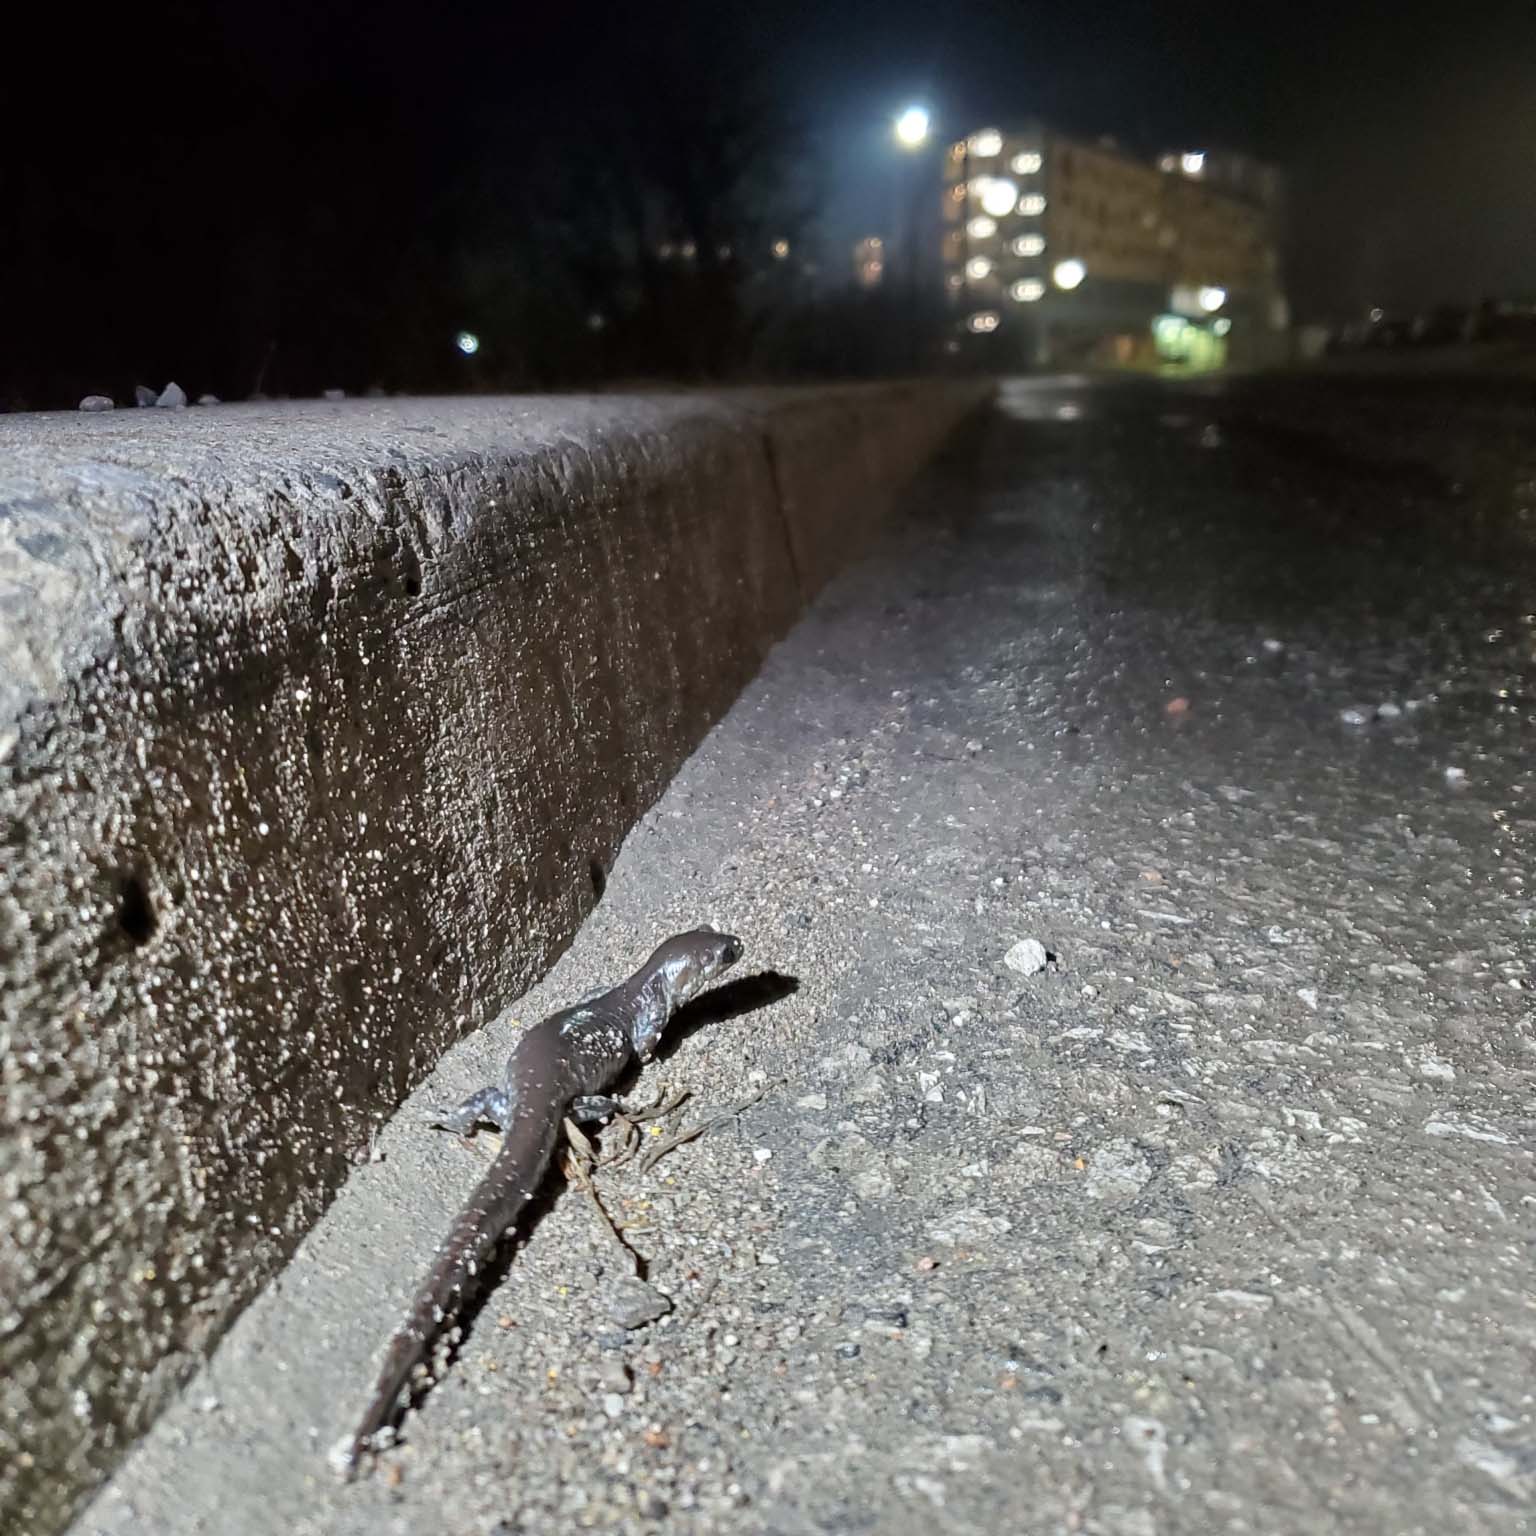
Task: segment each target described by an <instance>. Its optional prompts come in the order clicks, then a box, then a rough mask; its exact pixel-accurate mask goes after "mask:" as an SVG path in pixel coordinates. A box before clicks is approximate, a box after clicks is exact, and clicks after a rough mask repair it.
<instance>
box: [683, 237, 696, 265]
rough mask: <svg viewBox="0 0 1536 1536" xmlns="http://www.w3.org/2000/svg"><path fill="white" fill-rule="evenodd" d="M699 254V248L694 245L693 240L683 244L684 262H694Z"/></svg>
mask: <svg viewBox="0 0 1536 1536" xmlns="http://www.w3.org/2000/svg"><path fill="white" fill-rule="evenodd" d="M698 254H699V248H698V246H696V245H695V244H694V243H693V241H692V240H685V241H684V242H683V260H684V261H692V260H693V258H694V257H695V256H697V255H698Z"/></svg>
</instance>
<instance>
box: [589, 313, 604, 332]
mask: <svg viewBox="0 0 1536 1536" xmlns="http://www.w3.org/2000/svg"><path fill="white" fill-rule="evenodd" d="M607 324H608V322H607V320H605V319H604V318H603V316H602V315H600V314H598V313H597V311H596V310H594V311H593V312H592V313H591V314H590V315H588V316H587V329H588V330H589V331H600V330H602V328H603V327H604V326H605V325H607Z"/></svg>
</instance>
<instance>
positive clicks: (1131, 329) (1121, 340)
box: [941, 125, 1288, 367]
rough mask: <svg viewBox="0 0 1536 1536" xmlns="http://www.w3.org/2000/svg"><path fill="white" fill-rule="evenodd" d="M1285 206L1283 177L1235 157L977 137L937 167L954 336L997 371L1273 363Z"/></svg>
mask: <svg viewBox="0 0 1536 1536" xmlns="http://www.w3.org/2000/svg"><path fill="white" fill-rule="evenodd" d="M1280 199H1281V188H1280V178H1279V174H1278V172H1276V171H1275V170H1274V168H1273V167H1270V166H1267V165H1264V164H1262V163H1261V162H1259V161H1255V160H1252V159H1250V158H1248V157H1245V156H1239V155H1229V154H1225V153H1221V152H1216V151H1207V150H1203V149H1192V150H1180V151H1174V152H1170V153H1167V154H1164V155H1162V156H1160V157H1159V158H1158V159H1157V160H1156V161H1144V160H1139V159H1136V158H1135V157H1134V156H1131V155H1129V154H1127V153H1125V152H1124V151H1123V150H1121V149H1120V148H1119V147H1118V146H1117V145H1115V144H1114V143H1113V142H1112V141H1109V140H1100V141H1098V142H1090V141H1087V140H1083V139H1074V138H1069V137H1067V136H1066V135H1064V134H1060V133H1057V132H1055V131H1053V130H1051V129H1049V128H1046V127H1043V126H1041V125H1035V126H1032V127H1029V128H1025V129H1022V130H1020V131H1016V132H1006V131H1004V130H1002V129H998V128H981V129H978V130H977V131H976V132H975V133H973V134H971V135H970V136H969V137H968V138H966V139H963V140H961V141H960V142H959V143H956V144H954V145H952V146H951V147H950V149H949V151H948V154H947V157H946V159H945V162H944V187H943V199H942V207H943V236H942V240H943V245H942V252H941V254H942V258H943V265H944V283H945V293H946V296H947V300H948V303H949V306H950V314H951V322H952V330H951V337H952V338H958V339H959V340H960V342H961V347H960V350H961V353H962V354H965V353H969V354H970V355H971V356H972V358H973V360H974V361H977V362H979V363H982V364H984V365H988V366H996V367H1017V366H1027V365H1045V366H1063V365H1069V364H1078V363H1093V362H1116V363H1140V364H1145V365H1148V366H1152V365H1156V364H1158V363H1163V364H1169V363H1184V364H1186V365H1189V366H1212V365H1214V364H1217V363H1220V362H1222V361H1225V360H1227V359H1228V358H1229V357H1230V358H1231V360H1234V361H1235V360H1243V359H1249V360H1259V359H1261V358H1264V357H1266V356H1270V355H1275V354H1277V353H1278V352H1279V351H1281V350H1282V349H1283V344H1284V337H1285V331H1286V327H1287V323H1288V317H1287V314H1286V308H1285V299H1284V295H1283V292H1282V290H1281V286H1280V273H1279V261H1278V256H1277V248H1276V237H1277V228H1276V225H1277V223H1278V218H1279V209H1280Z"/></svg>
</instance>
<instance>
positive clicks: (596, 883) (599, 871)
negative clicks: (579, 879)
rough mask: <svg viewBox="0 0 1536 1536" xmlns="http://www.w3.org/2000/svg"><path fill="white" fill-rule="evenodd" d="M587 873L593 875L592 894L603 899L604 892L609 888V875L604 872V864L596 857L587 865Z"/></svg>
mask: <svg viewBox="0 0 1536 1536" xmlns="http://www.w3.org/2000/svg"><path fill="white" fill-rule="evenodd" d="M587 873H588V874H589V875H590V876H591V877H592V894H593V895H594V896H596V897H597V899H598V900H599V901H601V900H602V899H603V892H604V891H605V890H607V889H608V876H607V875H605V874H604V873H603V866H602V865H601V864H599V863H598V862H597V860H596V859H593V860H592V862H591V863H590V864H588V865H587Z"/></svg>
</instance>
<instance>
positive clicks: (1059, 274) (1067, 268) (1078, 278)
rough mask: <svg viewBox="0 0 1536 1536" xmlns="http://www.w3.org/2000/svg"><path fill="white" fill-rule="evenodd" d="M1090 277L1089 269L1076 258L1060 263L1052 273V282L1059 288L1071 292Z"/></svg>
mask: <svg viewBox="0 0 1536 1536" xmlns="http://www.w3.org/2000/svg"><path fill="white" fill-rule="evenodd" d="M1087 276H1088V268H1087V267H1085V266H1084V265H1083V264H1082V262H1080V261H1078V260H1077V259H1076V258H1075V257H1070V258H1068V259H1067V260H1066V261H1058V262H1057V263H1056V265H1055V267H1054V268H1053V270H1052V272H1051V281H1052V282H1053V283H1055V284H1056V286H1057V287H1058V288H1065V289H1068V290H1071V289H1073V288H1076V287H1077V285H1078V284H1079V283H1081V282H1082V280H1083V279H1084V278H1085V277H1087Z"/></svg>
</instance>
